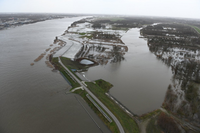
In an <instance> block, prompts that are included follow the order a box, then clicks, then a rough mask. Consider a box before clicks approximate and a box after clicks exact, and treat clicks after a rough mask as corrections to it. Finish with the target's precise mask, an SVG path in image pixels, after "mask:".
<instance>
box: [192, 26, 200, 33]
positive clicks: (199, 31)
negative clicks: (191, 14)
mask: <svg viewBox="0 0 200 133" xmlns="http://www.w3.org/2000/svg"><path fill="white" fill-rule="evenodd" d="M190 27H192V28H193V29H195V30H196V31H197V32H198V33H199V34H200V28H199V27H197V26H193V25H190Z"/></svg>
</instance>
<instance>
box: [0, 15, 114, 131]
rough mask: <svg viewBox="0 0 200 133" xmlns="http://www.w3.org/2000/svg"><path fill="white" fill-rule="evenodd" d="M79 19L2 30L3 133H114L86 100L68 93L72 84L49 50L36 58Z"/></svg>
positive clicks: (0, 88)
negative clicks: (49, 59)
mask: <svg viewBox="0 0 200 133" xmlns="http://www.w3.org/2000/svg"><path fill="white" fill-rule="evenodd" d="M79 19H81V17H76V18H65V19H58V20H49V21H44V22H39V23H35V24H30V25H24V26H20V27H16V28H11V29H8V30H2V31H0V40H1V43H0V62H1V65H0V75H1V76H0V132H1V133H46V132H47V133H56V132H57V133H66V132H69V133H70V132H78V133H79V132H95V133H101V132H102V131H103V132H110V131H109V130H108V128H107V127H106V126H105V125H104V123H103V122H102V121H101V120H100V119H99V118H98V117H97V116H96V114H95V113H94V112H93V111H92V110H91V109H90V108H89V107H88V105H87V104H86V103H85V102H84V101H83V100H82V98H80V97H79V96H77V95H74V94H67V95H66V92H68V91H69V88H70V86H69V85H68V83H67V82H66V81H65V80H64V78H63V77H62V76H61V75H60V74H59V73H58V72H52V71H51V70H52V69H51V68H49V67H47V66H46V63H45V61H46V56H47V54H46V55H44V57H43V58H38V60H37V61H36V62H34V60H35V59H36V58H37V57H38V56H39V55H41V53H44V52H50V51H51V50H50V49H49V47H50V45H51V44H52V43H53V40H54V38H55V36H59V35H61V34H62V33H63V32H64V31H65V30H66V29H67V27H68V26H69V25H70V24H71V23H72V22H74V21H77V20H79ZM52 49H53V48H52ZM33 62H34V64H33V65H32V66H31V65H30V64H31V63H33ZM75 96H76V97H75ZM77 99H78V100H77ZM79 101H80V102H81V103H82V104H83V106H84V107H85V108H86V109H87V111H88V112H89V113H90V115H91V116H92V117H93V118H94V120H95V121H96V122H97V124H98V125H99V126H100V128H101V129H99V128H98V126H97V125H96V124H95V123H94V121H93V120H92V118H91V117H90V116H89V115H88V113H87V112H86V111H85V110H84V108H83V107H82V105H81V104H80V102H79ZM101 130H102V131H101Z"/></svg>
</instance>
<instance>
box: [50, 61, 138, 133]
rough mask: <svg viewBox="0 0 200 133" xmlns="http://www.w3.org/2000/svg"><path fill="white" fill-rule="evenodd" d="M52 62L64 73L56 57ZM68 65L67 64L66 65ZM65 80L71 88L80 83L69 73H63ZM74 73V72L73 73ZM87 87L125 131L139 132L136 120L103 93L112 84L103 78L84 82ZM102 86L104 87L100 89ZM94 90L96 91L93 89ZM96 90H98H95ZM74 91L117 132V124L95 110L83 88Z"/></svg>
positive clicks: (130, 132)
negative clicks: (94, 81)
mask: <svg viewBox="0 0 200 133" xmlns="http://www.w3.org/2000/svg"><path fill="white" fill-rule="evenodd" d="M52 63H53V64H54V66H55V67H56V68H57V69H58V70H59V71H61V72H62V73H64V72H65V73H66V71H64V70H63V68H62V66H61V65H59V63H58V59H57V58H54V59H53V60H52ZM66 67H69V66H66ZM63 75H64V76H65V77H66V78H67V80H68V81H69V82H70V83H71V85H72V88H77V87H79V86H80V85H78V83H77V82H76V81H74V80H73V78H72V77H71V76H70V75H69V74H63ZM74 75H75V74H74ZM86 84H87V87H88V88H89V89H90V91H91V92H92V93H93V94H94V95H96V97H97V98H99V100H100V101H101V102H102V103H103V104H105V105H106V106H107V108H109V110H110V111H111V112H112V113H113V114H114V115H115V116H116V117H117V118H118V119H119V121H120V123H121V124H122V126H123V128H124V130H125V132H128V133H132V132H139V128H138V126H137V124H136V122H135V121H134V120H133V118H131V117H130V116H129V115H128V114H127V113H126V112H124V111H123V110H122V109H121V108H120V107H119V106H118V105H117V104H116V103H115V102H113V101H112V100H111V99H110V98H109V97H108V96H107V95H105V92H107V91H108V90H109V89H110V88H111V87H112V85H111V84H110V83H108V82H106V81H104V80H97V81H96V83H95V84H94V83H93V82H86ZM102 88H104V89H102ZM95 90H96V91H95ZM97 90H98V91H97ZM75 93H77V94H79V95H80V96H82V97H83V98H84V99H85V100H86V102H87V103H88V104H89V106H91V108H92V109H93V110H94V111H95V112H96V113H97V115H98V116H99V117H100V118H101V119H102V121H104V123H105V124H106V125H107V126H108V127H109V129H110V130H111V131H112V132H119V130H118V128H117V126H116V124H115V123H113V122H108V120H107V119H105V117H104V116H103V115H102V114H101V112H99V111H98V110H97V108H96V107H95V106H94V105H93V104H92V103H91V101H89V100H88V98H87V97H86V94H87V93H86V91H84V90H81V89H79V90H76V91H75Z"/></svg>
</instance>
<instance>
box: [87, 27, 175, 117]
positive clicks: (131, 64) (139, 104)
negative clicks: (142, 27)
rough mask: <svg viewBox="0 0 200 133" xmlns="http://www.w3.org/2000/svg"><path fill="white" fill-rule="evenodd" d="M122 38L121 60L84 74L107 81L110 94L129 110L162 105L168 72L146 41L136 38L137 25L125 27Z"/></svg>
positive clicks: (169, 73) (93, 68)
mask: <svg viewBox="0 0 200 133" xmlns="http://www.w3.org/2000/svg"><path fill="white" fill-rule="evenodd" d="M122 41H123V42H124V43H125V44H126V45H127V46H128V49H129V50H128V53H126V55H125V59H126V60H125V61H123V62H121V63H117V64H108V65H106V66H97V67H92V68H90V69H89V71H88V72H86V73H85V76H86V77H87V78H88V79H90V80H94V79H100V78H102V79H105V80H107V81H109V82H111V83H112V84H113V85H114V87H113V88H112V89H111V90H110V94H111V95H113V96H114V97H115V98H116V99H117V100H118V101H120V102H121V103H122V104H123V105H125V106H126V107H127V108H128V109H129V110H131V111H132V112H133V113H135V114H138V115H141V114H144V113H147V112H149V111H153V110H154V109H157V108H159V107H160V106H161V105H162V102H163V100H164V97H165V92H166V90H167V87H168V85H169V84H170V83H171V80H170V79H171V77H172V72H171V70H170V68H168V67H167V66H166V65H165V64H163V63H162V62H161V61H160V60H158V59H156V57H155V55H153V54H152V53H151V52H149V50H148V47H147V42H146V41H145V40H144V39H141V38H139V29H131V30H129V31H128V32H127V33H126V34H125V35H124V36H123V37H122Z"/></svg>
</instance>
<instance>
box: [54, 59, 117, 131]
mask: <svg viewBox="0 0 200 133" xmlns="http://www.w3.org/2000/svg"><path fill="white" fill-rule="evenodd" d="M61 61H62V62H63V64H64V65H65V66H66V67H67V68H68V69H70V70H71V69H85V68H86V67H85V66H83V65H81V64H79V63H77V62H74V61H71V60H70V59H68V58H64V57H61ZM52 63H53V64H54V65H55V67H56V69H58V70H59V71H60V72H62V73H63V75H64V76H65V77H66V78H67V80H68V81H69V82H70V83H71V85H72V89H73V88H76V87H79V86H80V84H78V83H77V82H74V81H73V80H72V79H71V78H70V76H69V75H68V74H66V73H65V71H64V68H63V67H62V66H61V65H60V64H59V63H58V58H53V59H52ZM71 72H72V71H71ZM72 73H73V72H72ZM74 75H75V74H74ZM75 76H76V75H75ZM72 89H71V90H72ZM75 93H76V94H79V95H80V96H82V97H83V98H84V100H85V101H86V102H87V103H88V105H89V106H90V107H91V109H92V110H93V111H94V112H95V113H96V114H97V115H98V116H99V117H100V119H101V120H102V121H103V122H104V123H105V124H106V125H107V126H108V128H109V129H110V130H111V131H112V132H114V133H119V130H118V127H117V125H116V124H115V123H114V122H112V123H110V122H108V120H107V119H106V118H105V117H104V116H103V115H102V113H101V112H100V111H99V110H98V109H97V108H96V107H95V106H94V105H93V103H92V102H90V101H89V99H88V98H87V97H86V94H87V92H86V91H85V90H76V91H75ZM99 107H101V106H99ZM102 110H103V109H102ZM104 112H106V111H105V110H104ZM107 115H108V114H107ZM108 116H109V115H108ZM109 117H110V116H109ZM110 118H111V117H110Z"/></svg>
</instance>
